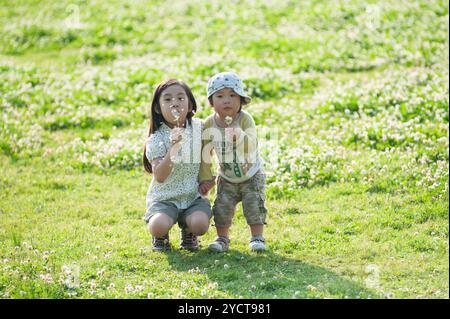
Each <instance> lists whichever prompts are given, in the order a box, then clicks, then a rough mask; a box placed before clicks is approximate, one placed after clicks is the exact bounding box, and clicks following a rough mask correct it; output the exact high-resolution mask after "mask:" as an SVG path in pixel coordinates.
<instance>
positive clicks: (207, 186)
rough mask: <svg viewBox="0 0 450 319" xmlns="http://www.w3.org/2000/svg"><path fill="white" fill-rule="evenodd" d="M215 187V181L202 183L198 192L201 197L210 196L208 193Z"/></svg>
mask: <svg viewBox="0 0 450 319" xmlns="http://www.w3.org/2000/svg"><path fill="white" fill-rule="evenodd" d="M214 185H216V182H215V180H214V179H212V180H210V181H204V182H201V183H200V186H199V187H198V191H199V193H200V194H201V195H203V196H204V195H206V194H208V192H209V191H210V189H211V188H213V187H214Z"/></svg>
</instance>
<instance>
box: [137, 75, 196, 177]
mask: <svg viewBox="0 0 450 319" xmlns="http://www.w3.org/2000/svg"><path fill="white" fill-rule="evenodd" d="M172 85H180V86H181V87H182V88H183V89H184V91H185V92H186V95H187V96H188V99H189V108H190V111H189V112H188V114H187V116H186V120H187V121H188V123H189V124H192V117H193V116H194V114H195V112H196V111H197V103H196V102H195V98H194V95H193V94H192V91H191V89H190V88H189V86H187V84H186V83H184V82H183V81H180V80H177V79H167V80H164V81H162V82H161V83H159V84H158V86H157V87H156V89H155V93H153V100H152V107H151V113H150V126H149V129H148V136H150V135H152V134H153V133H155V132H156V131H157V130H158V128H159V127H160V126H161V125H162V124H163V123H164V122H165V120H164V117H163V116H162V113H161V105H159V98H160V97H161V94H162V92H163V91H164V90H165V89H167V88H168V87H169V86H172ZM145 151H146V147H145V144H144V153H143V155H142V163H143V164H144V169H145V170H146V171H147V172H148V173H150V174H151V173H153V170H152V164H151V163H150V162H149V160H148V158H147V156H146V155H145Z"/></svg>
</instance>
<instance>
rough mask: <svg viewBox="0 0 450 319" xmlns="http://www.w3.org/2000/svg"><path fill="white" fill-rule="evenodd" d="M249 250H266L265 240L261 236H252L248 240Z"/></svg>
mask: <svg viewBox="0 0 450 319" xmlns="http://www.w3.org/2000/svg"><path fill="white" fill-rule="evenodd" d="M250 250H251V251H256V252H262V251H265V250H266V240H265V239H264V237H263V236H254V237H252V239H251V240H250Z"/></svg>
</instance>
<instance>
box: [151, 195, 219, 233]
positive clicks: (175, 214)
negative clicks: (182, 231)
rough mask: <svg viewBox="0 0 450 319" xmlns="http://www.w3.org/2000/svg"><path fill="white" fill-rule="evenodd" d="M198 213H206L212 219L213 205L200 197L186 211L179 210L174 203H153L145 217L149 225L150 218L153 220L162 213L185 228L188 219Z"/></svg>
mask: <svg viewBox="0 0 450 319" xmlns="http://www.w3.org/2000/svg"><path fill="white" fill-rule="evenodd" d="M196 211H201V212H204V213H205V214H207V215H208V217H209V218H211V215H212V212H211V205H210V204H209V201H208V200H207V199H205V198H203V197H198V198H197V199H196V200H194V201H193V202H192V204H191V206H189V207H188V208H186V209H178V207H177V206H176V205H175V204H174V203H172V202H168V201H159V202H155V203H153V205H152V206H150V208H149V209H148V210H147V213H146V214H145V216H144V221H145V222H146V223H148V222H149V220H150V218H152V217H153V216H154V215H156V214H158V213H162V214H166V215H167V216H169V217H171V218H172V219H173V221H174V222H178V225H179V226H180V228H185V227H186V217H188V216H189V215H190V214H192V213H193V212H196Z"/></svg>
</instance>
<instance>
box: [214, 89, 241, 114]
mask: <svg viewBox="0 0 450 319" xmlns="http://www.w3.org/2000/svg"><path fill="white" fill-rule="evenodd" d="M212 106H213V107H214V111H215V112H216V113H217V114H218V115H219V117H220V118H221V119H224V118H225V117H226V116H231V117H233V118H234V116H236V114H237V113H238V112H239V109H240V107H241V97H240V96H239V94H237V93H236V92H234V91H233V90H232V89H229V88H224V89H222V90H219V91H217V92H216V93H214V94H213V95H212Z"/></svg>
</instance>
